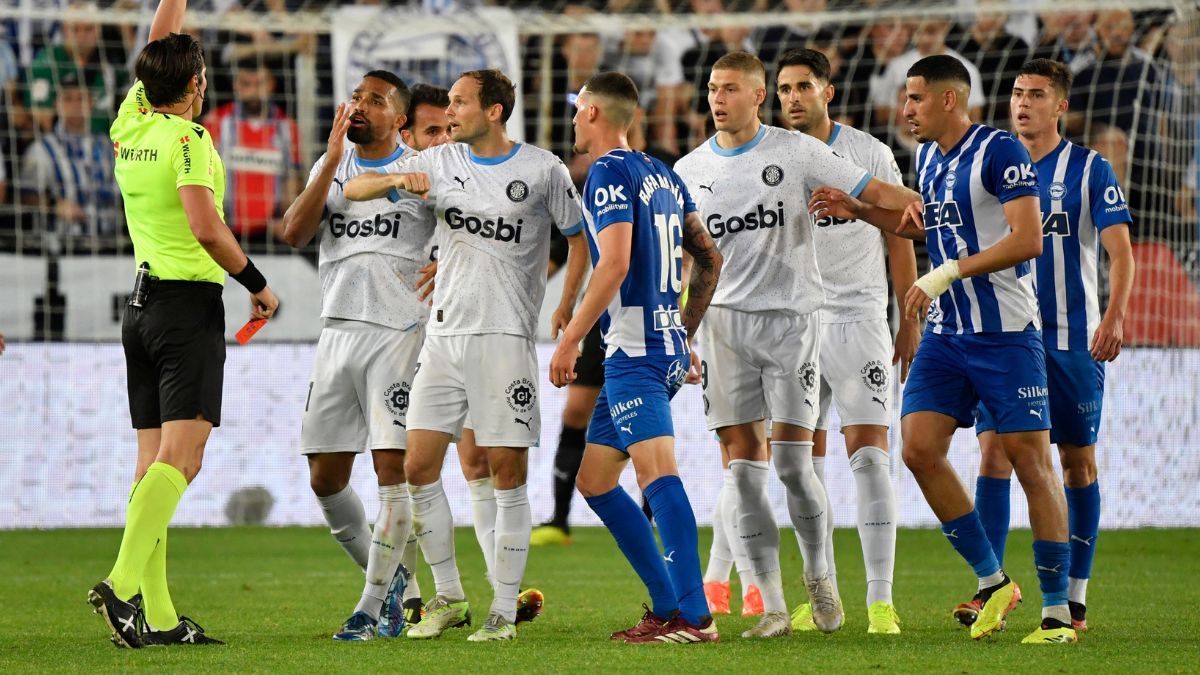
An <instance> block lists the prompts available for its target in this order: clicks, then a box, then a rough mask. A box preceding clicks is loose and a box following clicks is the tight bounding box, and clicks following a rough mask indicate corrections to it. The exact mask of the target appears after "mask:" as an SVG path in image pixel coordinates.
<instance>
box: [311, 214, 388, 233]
mask: <svg viewBox="0 0 1200 675" xmlns="http://www.w3.org/2000/svg"><path fill="white" fill-rule="evenodd" d="M400 220H401V216H400V214H399V213H395V214H382V213H376V214H375V217H374V218H363V219H362V220H347V219H346V215H345V214H343V213H332V214H330V215H329V234H331V235H333V238H334V239H340V238H342V237H348V238H350V239H357V238H358V237H391V238H392V239H395V238H396V237H398V236H399V235H400Z"/></svg>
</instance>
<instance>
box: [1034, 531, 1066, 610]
mask: <svg viewBox="0 0 1200 675" xmlns="http://www.w3.org/2000/svg"><path fill="white" fill-rule="evenodd" d="M1033 564H1034V565H1036V566H1037V574H1038V585H1039V586H1041V589H1042V607H1053V606H1055V605H1065V604H1067V566H1068V565H1070V564H1071V547H1070V546H1069V545H1068V544H1067V542H1065V541H1045V540H1040V539H1039V540H1036V541H1034V542H1033Z"/></svg>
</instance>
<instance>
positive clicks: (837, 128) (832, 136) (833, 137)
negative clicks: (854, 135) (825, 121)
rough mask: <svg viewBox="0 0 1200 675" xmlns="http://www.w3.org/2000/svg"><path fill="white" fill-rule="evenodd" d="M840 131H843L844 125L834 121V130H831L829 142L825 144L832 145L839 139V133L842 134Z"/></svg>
mask: <svg viewBox="0 0 1200 675" xmlns="http://www.w3.org/2000/svg"><path fill="white" fill-rule="evenodd" d="M840 133H842V125H841V124H839V123H837V122H834V123H833V131H830V132H829V142H827V143H826V144H825V145H828V146H831V147H832V146H833V142H834V141H836V140H837V137H838V134H840Z"/></svg>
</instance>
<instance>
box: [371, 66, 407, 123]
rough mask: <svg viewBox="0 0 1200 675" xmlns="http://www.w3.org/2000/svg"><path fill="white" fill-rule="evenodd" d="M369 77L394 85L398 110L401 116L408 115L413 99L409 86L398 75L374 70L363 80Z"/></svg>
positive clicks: (387, 71) (388, 71)
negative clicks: (410, 101)
mask: <svg viewBox="0 0 1200 675" xmlns="http://www.w3.org/2000/svg"><path fill="white" fill-rule="evenodd" d="M368 77H373V78H375V79H377V80H383V81H384V82H387V83H388V84H390V85H392V87H393V88H395V90H396V110H399V111H400V114H401V115H407V114H408V104H409V100H410V99H411V98H412V94H411V93H409V91H408V85H407V84H404V80H402V79H400V76H398V75H396V74H395V73H393V72H392V71H390V70H372V71H370V72H368V73H367V74H366V75H363V79H366V78H368Z"/></svg>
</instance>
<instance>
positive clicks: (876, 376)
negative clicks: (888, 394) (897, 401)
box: [858, 361, 888, 394]
mask: <svg viewBox="0 0 1200 675" xmlns="http://www.w3.org/2000/svg"><path fill="white" fill-rule="evenodd" d="M858 373H859V374H860V375H862V381H863V384H865V385H867V388H868V389H870V390H871V391H873V392H875V393H876V394H882V393H883V391H884V390H885V389H887V383H888V376H887V369H886V368H884V367H883V363H882V362H881V361H871V362H869V363H867V365H865V366H863V367H862V368H861V369H859V371H858Z"/></svg>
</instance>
